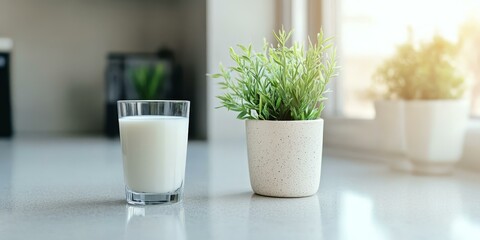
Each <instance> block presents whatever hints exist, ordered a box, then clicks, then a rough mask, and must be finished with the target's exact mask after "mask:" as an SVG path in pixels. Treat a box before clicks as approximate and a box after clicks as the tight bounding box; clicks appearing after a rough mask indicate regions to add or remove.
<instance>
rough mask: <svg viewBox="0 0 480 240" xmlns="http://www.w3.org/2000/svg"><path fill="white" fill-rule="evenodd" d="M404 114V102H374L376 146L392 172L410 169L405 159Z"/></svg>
mask: <svg viewBox="0 0 480 240" xmlns="http://www.w3.org/2000/svg"><path fill="white" fill-rule="evenodd" d="M404 113H405V103H404V101H401V100H398V101H387V100H386V101H376V102H375V122H376V125H377V126H378V131H377V146H378V148H379V149H380V151H381V152H382V154H383V155H384V156H385V158H387V160H388V162H389V165H390V167H391V168H392V169H393V170H398V171H406V172H408V171H410V170H411V168H412V167H411V164H410V162H409V161H408V159H407V158H406V157H405V149H406V144H405V116H404V115H405V114H404Z"/></svg>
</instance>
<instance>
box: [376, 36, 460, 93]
mask: <svg viewBox="0 0 480 240" xmlns="http://www.w3.org/2000/svg"><path fill="white" fill-rule="evenodd" d="M456 54H457V46H456V45H454V44H452V43H450V42H448V41H447V40H445V39H443V38H442V37H440V36H435V37H434V38H433V39H432V40H431V41H430V42H427V43H422V44H420V45H419V46H418V47H416V46H415V45H413V44H412V43H405V44H403V45H401V46H399V47H398V48H397V51H396V53H395V54H394V55H393V56H392V57H390V58H389V59H387V60H385V62H384V63H383V64H382V65H381V66H380V67H379V68H378V69H377V71H376V73H375V74H374V76H373V79H374V87H375V88H376V89H377V90H378V89H380V91H381V92H382V94H381V95H382V98H383V99H405V100H415V99H425V100H429V99H458V98H461V97H462V96H463V93H464V90H465V80H464V78H463V77H462V76H461V75H460V74H459V72H458V70H457V68H456V67H455V65H454V60H455V57H456Z"/></svg>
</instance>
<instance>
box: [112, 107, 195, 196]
mask: <svg viewBox="0 0 480 240" xmlns="http://www.w3.org/2000/svg"><path fill="white" fill-rule="evenodd" d="M119 124H120V138H121V143H122V152H123V169H124V176H125V184H126V185H127V187H128V188H129V189H130V190H132V191H134V192H149V193H167V192H173V191H175V190H177V189H178V188H180V186H181V185H182V183H183V179H184V175H185V162H186V158H187V137H188V118H185V117H172V116H129V117H122V118H120V119H119Z"/></svg>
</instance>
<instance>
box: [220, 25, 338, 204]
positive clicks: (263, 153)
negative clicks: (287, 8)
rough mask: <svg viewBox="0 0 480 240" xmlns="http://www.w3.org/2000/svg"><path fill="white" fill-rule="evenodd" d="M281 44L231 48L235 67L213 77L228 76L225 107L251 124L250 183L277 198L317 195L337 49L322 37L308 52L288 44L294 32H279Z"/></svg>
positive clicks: (259, 191)
mask: <svg viewBox="0 0 480 240" xmlns="http://www.w3.org/2000/svg"><path fill="white" fill-rule="evenodd" d="M274 35H275V38H276V40H277V42H278V43H277V45H276V46H274V45H273V44H269V43H267V42H266V41H265V44H264V47H263V51H261V52H256V51H254V50H252V46H251V45H250V46H242V45H239V49H240V52H239V53H237V52H236V51H235V50H234V49H233V48H230V57H231V58H232V60H233V61H234V62H235V66H232V67H229V68H224V67H223V66H222V65H220V73H217V74H213V75H211V76H212V77H213V78H223V81H222V82H220V85H221V86H222V88H223V89H225V93H224V94H223V95H221V96H219V97H218V98H219V99H220V101H221V107H225V108H227V109H228V110H231V111H236V112H238V116H237V118H239V119H244V120H246V133H247V148H248V165H249V173H250V183H251V186H252V188H253V190H254V192H255V193H257V194H259V195H265V196H273V197H304V196H310V195H313V194H315V193H316V192H317V191H318V187H319V183H320V173H321V162H322V148H323V147H322V144H323V120H322V119H321V118H320V117H321V113H322V110H323V109H324V101H325V100H326V97H325V94H326V93H327V92H328V89H327V83H328V82H329V81H330V80H331V79H332V78H333V77H334V76H335V75H336V69H337V67H336V58H335V51H334V49H333V47H332V44H331V39H330V38H328V39H327V38H325V37H324V35H323V33H319V34H318V35H317V39H316V41H315V42H313V43H312V42H311V41H309V44H308V47H307V48H304V47H303V46H302V45H301V44H299V43H294V44H293V45H292V46H287V42H288V41H289V38H290V36H291V32H289V33H287V32H285V31H284V30H283V29H282V30H280V31H279V32H278V33H274Z"/></svg>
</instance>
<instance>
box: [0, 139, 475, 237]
mask: <svg viewBox="0 0 480 240" xmlns="http://www.w3.org/2000/svg"><path fill="white" fill-rule="evenodd" d="M322 167H323V168H322V179H321V184H320V190H319V192H318V194H317V195H314V196H312V197H307V198H295V199H278V198H268V197H262V196H257V195H254V194H253V192H252V190H251V188H250V184H249V180H248V168H247V157H246V148H245V144H244V143H243V142H229V143H225V142H223V143H209V144H207V143H205V142H190V143H189V151H188V161H187V173H186V183H185V199H184V202H183V203H180V204H175V205H168V206H146V207H139V206H130V205H127V204H126V202H125V196H124V185H123V172H122V160H121V151H120V144H119V141H118V140H109V139H105V138H101V137H45V136H43V137H42V136H36V137H35V136H31V137H17V138H15V139H14V140H0V239H368V240H374V239H436V240H441V239H461V240H467V239H480V176H479V174H478V173H475V172H467V171H460V170H458V171H456V173H455V174H454V175H453V176H442V177H431V176H414V175H409V174H404V173H399V172H392V171H390V170H389V169H388V168H387V167H386V166H385V164H383V163H381V162H374V161H365V160H357V159H345V158H341V157H333V156H328V155H326V156H324V160H323V166H322Z"/></svg>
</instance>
